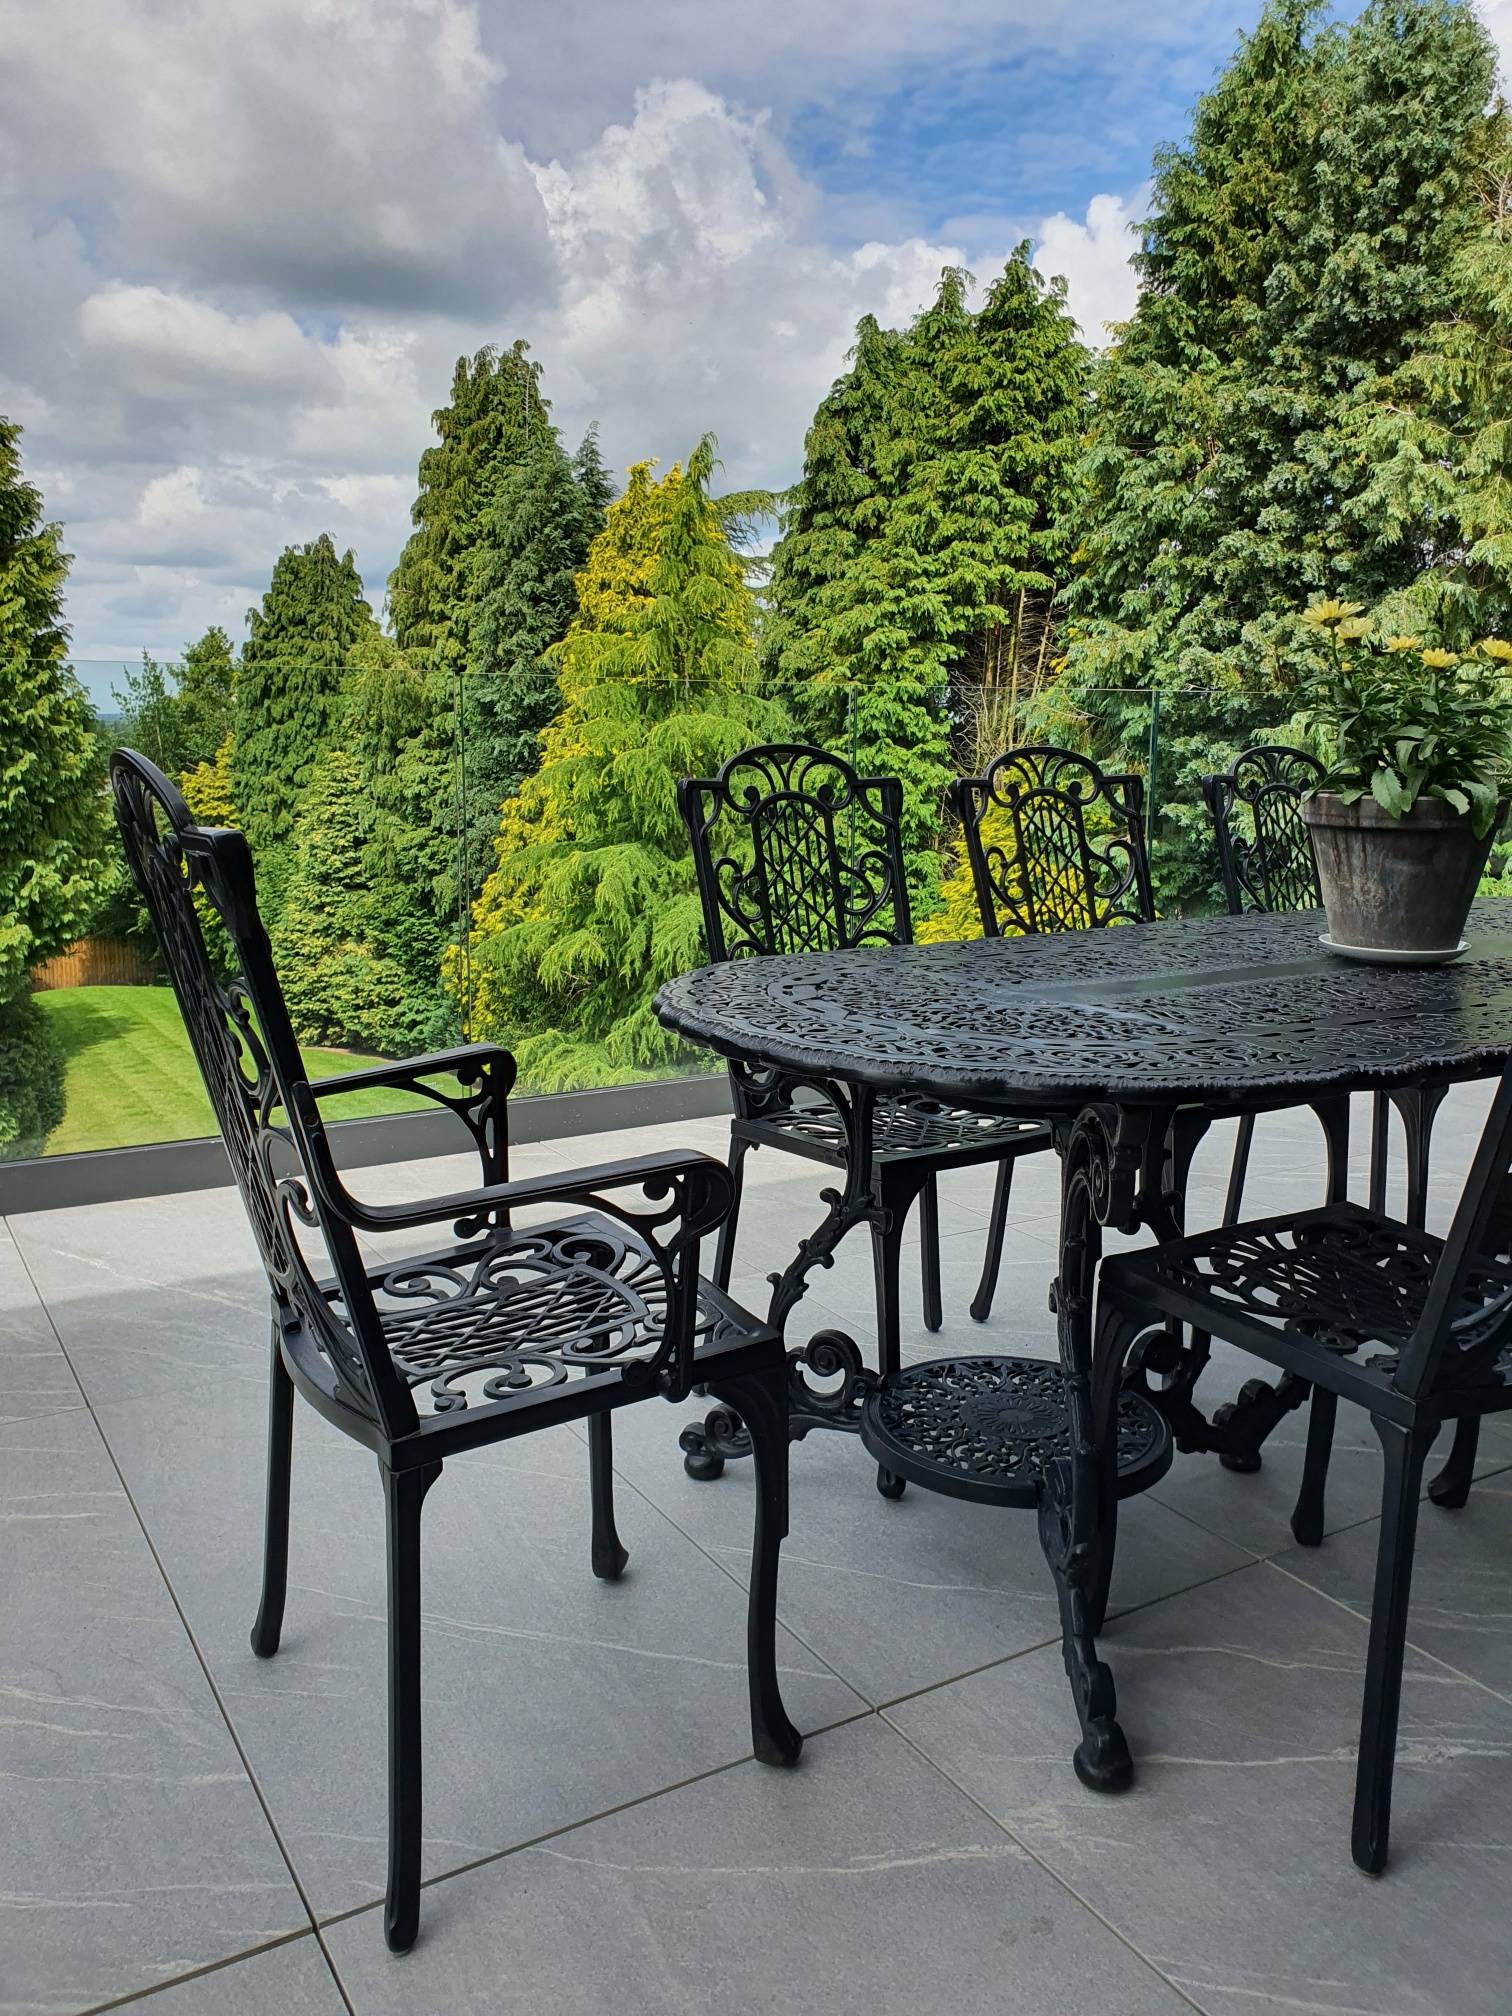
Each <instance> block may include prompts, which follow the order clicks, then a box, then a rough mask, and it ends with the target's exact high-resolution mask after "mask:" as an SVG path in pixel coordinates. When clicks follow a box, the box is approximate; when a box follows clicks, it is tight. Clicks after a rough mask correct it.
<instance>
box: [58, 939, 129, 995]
mask: <svg viewBox="0 0 1512 2016" xmlns="http://www.w3.org/2000/svg"><path fill="white" fill-rule="evenodd" d="M155 977H156V976H155V974H154V972H153V967H152V962H151V960H150V959H148V958H147V956H146V954H145V953H143V952H141V951H139V950H138V948H137V947H136V946H135V945H132V944H129V943H128V942H127V941H126V940H125V939H124V938H80V939H78V940H77V941H76V942H75V943H74V944H72V945H69V946H67V947H66V948H65V949H64V950H63V951H62V952H56V953H54V954H53V956H52V958H51V959H44V960H43V961H42V963H41V965H40V966H34V967H33V968H32V972H31V984H32V987H33V988H34V989H35V991H36V992H37V993H39V994H42V993H46V992H47V990H48V989H49V988H52V987H145V986H147V985H149V984H150V983H151V981H152V980H153V979H154V978H155Z"/></svg>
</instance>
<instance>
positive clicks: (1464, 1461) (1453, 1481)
mask: <svg viewBox="0 0 1512 2016" xmlns="http://www.w3.org/2000/svg"><path fill="white" fill-rule="evenodd" d="M1480 1424H1481V1417H1480V1416H1479V1414H1461V1416H1460V1418H1459V1419H1458V1421H1456V1422H1455V1424H1454V1442H1453V1444H1452V1446H1451V1448H1450V1450H1449V1455H1448V1458H1447V1459H1446V1461H1445V1463H1444V1467H1443V1469H1442V1470H1440V1472H1439V1473H1438V1475H1437V1477H1435V1478H1434V1480H1433V1482H1432V1483H1431V1484H1430V1485H1429V1486H1428V1496H1429V1497H1430V1498H1431V1499H1432V1500H1433V1502H1434V1504H1435V1505H1442V1506H1443V1508H1444V1510H1445V1511H1446V1512H1458V1511H1459V1509H1460V1507H1461V1506H1462V1505H1463V1504H1464V1503H1465V1500H1466V1499H1467V1498H1468V1497H1469V1496H1470V1483H1471V1479H1472V1478H1473V1477H1474V1475H1475V1452H1476V1450H1477V1448H1478V1447H1479V1446H1480Z"/></svg>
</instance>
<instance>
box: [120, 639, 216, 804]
mask: <svg viewBox="0 0 1512 2016" xmlns="http://www.w3.org/2000/svg"><path fill="white" fill-rule="evenodd" d="M123 677H124V682H125V683H124V684H123V685H121V686H118V687H116V688H115V692H114V698H115V703H116V707H117V709H118V710H119V717H120V718H119V721H118V723H117V725H116V732H115V738H114V739H115V741H116V743H117V746H119V747H123V748H127V749H140V750H141V752H142V754H143V755H144V756H150V757H151V758H152V760H153V762H154V763H156V764H157V766H158V768H159V769H160V770H165V771H167V773H168V774H169V775H170V776H178V775H181V774H182V773H183V772H184V771H185V770H192V769H194V768H195V767H196V766H197V765H198V764H201V763H209V762H212V761H213V760H214V757H215V752H216V750H217V749H219V747H220V746H221V744H222V742H224V741H225V739H226V737H227V735H228V734H229V733H230V732H231V720H232V709H233V704H234V698H235V692H234V681H235V677H236V659H235V654H234V653H233V651H232V648H231V639H230V638H229V637H228V636H227V635H226V633H225V631H224V630H222V629H220V628H219V627H218V626H214V625H212V627H211V628H210V629H209V630H207V631H206V632H205V634H204V636H203V637H201V638H199V639H198V641H197V642H195V643H193V644H186V645H185V647H184V655H183V658H182V659H181V660H180V662H179V663H178V664H176V665H174V664H160V663H159V662H158V661H157V659H155V658H153V657H152V656H151V655H150V654H149V653H148V652H146V651H144V652H143V653H142V663H141V665H140V667H139V668H138V669H137V670H135V671H133V670H130V669H129V668H125V669H123Z"/></svg>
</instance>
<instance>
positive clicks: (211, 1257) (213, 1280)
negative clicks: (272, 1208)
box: [10, 1188, 268, 1403]
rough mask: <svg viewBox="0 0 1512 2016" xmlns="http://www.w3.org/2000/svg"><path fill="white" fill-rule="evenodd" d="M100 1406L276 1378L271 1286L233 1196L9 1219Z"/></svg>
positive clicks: (209, 1392)
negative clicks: (271, 1372) (270, 1357)
mask: <svg viewBox="0 0 1512 2016" xmlns="http://www.w3.org/2000/svg"><path fill="white" fill-rule="evenodd" d="M10 1224H11V1230H12V1232H13V1233H14V1235H15V1239H16V1243H17V1246H18V1247H19V1248H20V1250H21V1252H22V1254H23V1255H24V1256H25V1259H26V1262H27V1265H28V1267H29V1268H30V1270H31V1273H32V1277H33V1279H34V1280H35V1282H36V1285H37V1288H38V1290H39V1292H40V1294H41V1295H42V1298H43V1300H44V1301H45V1303H46V1304H47V1307H48V1310H49V1312H50V1314H51V1316H52V1319H53V1322H54V1323H55V1324H56V1326H57V1330H58V1334H59V1336H60V1337H61V1338H62V1340H63V1343H64V1344H65V1345H66V1347H67V1349H68V1354H69V1357H70V1358H71V1360H72V1362H73V1366H74V1370H75V1371H76V1373H77V1374H78V1377H79V1381H80V1384H81V1385H82V1386H83V1388H84V1391H85V1393H86V1395H87V1396H88V1398H89V1399H90V1401H91V1402H96V1403H97V1402H102V1401H108V1400H122V1399H136V1398H144V1397H148V1396H153V1397H158V1396H161V1397H162V1398H164V1399H168V1398H171V1399H173V1400H174V1401H178V1400H181V1399H183V1398H185V1397H186V1396H188V1395H191V1394H195V1393H198V1394H201V1395H203V1396H206V1397H210V1396H213V1395H214V1394H215V1393H216V1392H218V1391H219V1390H220V1388H221V1387H222V1386H223V1385H224V1384H225V1382H226V1381H227V1380H228V1379H240V1380H244V1381H249V1382H252V1383H253V1384H255V1385H258V1386H260V1385H261V1383H262V1381H263V1380H264V1378H265V1377H266V1375H267V1354H268V1288H267V1282H266V1279H265V1277H264V1275H263V1272H262V1267H261V1264H260V1262H259V1260H258V1258H257V1250H256V1248H255V1246H254V1245H253V1242H252V1235H251V1232H250V1230H249V1229H248V1226H247V1219H246V1213H245V1211H244V1210H243V1208H242V1203H241V1199H240V1197H239V1196H238V1194H237V1192H236V1191H235V1190H234V1189H229V1188H228V1189H222V1190H205V1191H199V1192H196V1193H195V1194H194V1195H192V1196H189V1197H143V1198H135V1199H132V1200H131V1201H129V1202H126V1203H121V1204H93V1205H89V1206H87V1207H80V1208H79V1209H77V1210H67V1211H38V1212H30V1213H28V1214H27V1215H26V1216H24V1217H18V1218H13V1219H12V1220H11V1221H10Z"/></svg>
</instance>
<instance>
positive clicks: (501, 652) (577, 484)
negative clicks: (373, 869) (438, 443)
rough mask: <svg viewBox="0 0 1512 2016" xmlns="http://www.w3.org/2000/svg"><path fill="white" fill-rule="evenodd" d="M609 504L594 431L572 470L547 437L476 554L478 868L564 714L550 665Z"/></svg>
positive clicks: (472, 767) (471, 774) (473, 714)
mask: <svg viewBox="0 0 1512 2016" xmlns="http://www.w3.org/2000/svg"><path fill="white" fill-rule="evenodd" d="M612 495H613V489H612V486H611V484H610V482H609V478H608V476H607V474H606V472H605V470H604V466H603V463H602V462H601V461H600V459H599V453H598V442H597V440H596V438H595V436H594V434H593V432H592V430H590V431H589V433H588V434H587V435H586V436H585V437H584V440H583V443H582V445H581V447H580V448H579V449H578V451H577V454H576V455H575V456H574V457H572V458H570V459H569V457H568V456H567V455H566V454H565V453H564V451H563V449H562V446H561V443H560V441H559V440H558V439H557V435H556V430H555V429H554V428H548V429H543V430H542V431H541V432H540V433H539V434H538V435H537V436H536V437H535V438H534V439H533V440H532V441H531V442H530V444H529V445H528V447H527V449H526V451H525V454H524V456H523V457H522V459H521V460H520V461H518V462H517V463H515V464H514V466H513V467H512V468H511V469H509V470H508V471H507V472H506V474H505V475H504V477H503V480H502V481H501V483H500V485H499V488H498V491H497V494H496V495H495V497H494V501H493V504H492V505H491V507H490V509H489V512H488V515H487V518H486V521H485V525H484V534H483V537H482V538H481V539H480V541H479V543H478V545H477V547H476V548H475V549H474V553H473V566H472V574H471V591H472V597H473V605H472V616H471V623H470V635H471V659H470V663H469V667H468V679H467V692H468V699H469V703H470V704H469V710H468V722H467V773H468V785H469V799H470V805H469V816H470V819H471V821H472V826H473V836H472V841H471V844H470V849H469V851H470V852H471V853H472V854H473V856H474V858H476V859H477V860H479V861H481V860H482V859H483V858H484V852H485V850H486V848H487V845H488V842H489V841H490V840H491V839H492V838H493V835H494V833H495V832H496V831H497V829H498V823H499V808H500V806H501V805H502V804H503V802H504V800H505V799H506V798H508V797H512V796H513V794H514V793H515V792H516V791H517V790H518V789H519V787H520V784H521V783H522V781H523V780H524V778H525V777H526V776H527V775H528V774H529V773H530V771H532V770H533V769H534V768H535V765H536V760H537V757H538V755H539V753H540V751H539V743H540V734H541V730H542V729H543V728H544V727H545V726H546V725H547V723H548V722H549V721H551V720H552V718H553V717H554V716H555V714H556V711H557V708H558V706H559V705H560V698H559V695H558V692H557V679H556V669H555V667H554V666H553V665H552V664H551V663H550V662H549V660H548V659H547V658H546V656H545V655H544V654H545V653H546V651H547V648H548V647H549V646H550V645H552V644H555V643H558V642H559V641H560V640H561V638H563V637H564V636H565V635H566V633H567V626H568V624H569V623H570V622H571V621H572V618H573V615H574V613H575V611H576V608H577V596H576V589H575V585H574V584H575V580H576V576H577V574H578V573H579V571H580V570H581V568H582V567H583V565H584V563H585V562H586V560H587V558H588V550H589V548H590V547H591V546H592V544H593V541H594V540H595V539H596V538H597V536H598V534H599V532H600V531H601V530H602V529H603V523H604V512H605V509H606V507H607V506H608V503H609V500H610V498H611V496H612Z"/></svg>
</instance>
